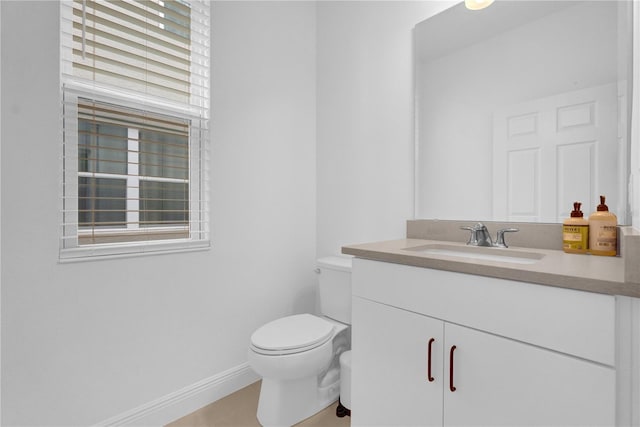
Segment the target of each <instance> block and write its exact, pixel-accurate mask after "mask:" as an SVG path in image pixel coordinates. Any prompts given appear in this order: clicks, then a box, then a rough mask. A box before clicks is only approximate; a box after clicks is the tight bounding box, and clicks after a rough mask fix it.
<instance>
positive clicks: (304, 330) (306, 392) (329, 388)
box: [248, 257, 351, 427]
mask: <svg viewBox="0 0 640 427" xmlns="http://www.w3.org/2000/svg"><path fill="white" fill-rule="evenodd" d="M317 271H318V273H319V287H320V293H319V294H320V307H321V311H322V312H323V315H321V316H316V315H313V314H297V315H293V316H287V317H283V318H280V319H276V320H273V321H271V322H269V323H267V324H265V325H263V326H261V327H260V328H258V329H257V330H256V331H255V332H254V333H253V335H252V336H251V342H250V345H249V350H248V361H249V365H250V366H251V367H252V368H253V370H254V371H256V372H257V373H258V374H259V375H260V376H261V377H262V385H261V388H260V397H259V401H258V412H257V418H258V421H259V422H260V424H261V425H263V426H269V427H270V426H291V425H293V424H296V423H297V422H300V421H302V420H304V419H305V418H308V417H310V416H312V415H313V414H315V413H317V412H319V411H321V410H322V409H324V408H326V407H327V406H329V405H331V404H332V403H333V402H335V401H336V400H337V399H338V396H339V393H340V361H339V360H340V355H341V354H342V353H343V352H344V351H346V350H349V349H350V347H351V337H350V332H351V331H350V327H349V324H350V322H351V277H350V276H351V258H350V257H327V258H321V259H319V260H318V270H317ZM345 298H347V299H348V301H346V302H345V301H344V299H345Z"/></svg>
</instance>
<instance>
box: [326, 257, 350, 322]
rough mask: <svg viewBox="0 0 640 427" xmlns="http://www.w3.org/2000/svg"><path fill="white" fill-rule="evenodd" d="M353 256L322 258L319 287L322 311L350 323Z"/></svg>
mask: <svg viewBox="0 0 640 427" xmlns="http://www.w3.org/2000/svg"><path fill="white" fill-rule="evenodd" d="M352 259H353V257H351V256H329V257H324V258H320V259H318V261H317V266H318V272H319V274H318V287H319V290H320V292H319V294H320V312H321V313H322V314H323V315H325V316H327V317H330V318H331V319H334V320H337V321H339V322H342V323H346V324H348V325H350V324H351V261H352Z"/></svg>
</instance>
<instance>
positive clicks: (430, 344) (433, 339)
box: [427, 338, 435, 382]
mask: <svg viewBox="0 0 640 427" xmlns="http://www.w3.org/2000/svg"><path fill="white" fill-rule="evenodd" d="M434 341H435V338H431V339H430V340H429V355H428V356H429V357H428V360H427V379H428V380H429V382H432V381H433V380H434V378H433V377H432V376H431V346H432V345H433V342H434Z"/></svg>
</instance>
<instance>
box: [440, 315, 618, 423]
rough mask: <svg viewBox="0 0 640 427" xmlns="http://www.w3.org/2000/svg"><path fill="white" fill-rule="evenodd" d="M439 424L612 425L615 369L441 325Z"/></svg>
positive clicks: (480, 333) (464, 329)
mask: <svg viewBox="0 0 640 427" xmlns="http://www.w3.org/2000/svg"><path fill="white" fill-rule="evenodd" d="M445 340H446V348H445V352H446V354H445V373H446V375H447V376H449V374H450V367H451V366H450V363H449V362H450V349H451V347H452V346H454V345H455V346H456V348H455V350H454V352H453V385H454V387H455V388H456V390H455V392H451V391H450V390H449V385H450V384H449V378H447V384H446V387H445V397H444V425H445V426H474V425H485V426H488V425H491V426H496V425H503V426H518V425H529V426H531V425H536V426H550V425H553V426H569V425H574V426H576V425H579V426H587V425H594V426H613V425H615V391H616V390H615V370H614V369H613V368H609V367H606V366H602V365H599V364H595V363H591V362H588V361H585V360H582V359H578V358H575V357H571V356H567V355H564V354H561V353H556V352H553V351H549V350H545V349H542V348H539V347H535V346H532V345H529V344H523V343H521V342H517V341H513V340H510V339H505V338H501V337H498V336H495V335H491V334H487V333H484V332H478V331H474V330H471V329H469V328H465V327H461V326H457V325H452V324H448V323H447V324H446V325H445Z"/></svg>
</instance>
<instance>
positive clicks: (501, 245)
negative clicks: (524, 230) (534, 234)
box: [494, 228, 520, 248]
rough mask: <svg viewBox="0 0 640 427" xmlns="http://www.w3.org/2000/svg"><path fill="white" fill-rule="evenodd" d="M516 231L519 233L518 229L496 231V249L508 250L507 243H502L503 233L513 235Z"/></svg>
mask: <svg viewBox="0 0 640 427" xmlns="http://www.w3.org/2000/svg"><path fill="white" fill-rule="evenodd" d="M516 231H520V229H519V228H503V229H501V230H498V235H497V236H496V243H495V245H494V246H496V247H498V248H508V247H509V246H507V243H506V242H505V241H504V233H515V232H516Z"/></svg>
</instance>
